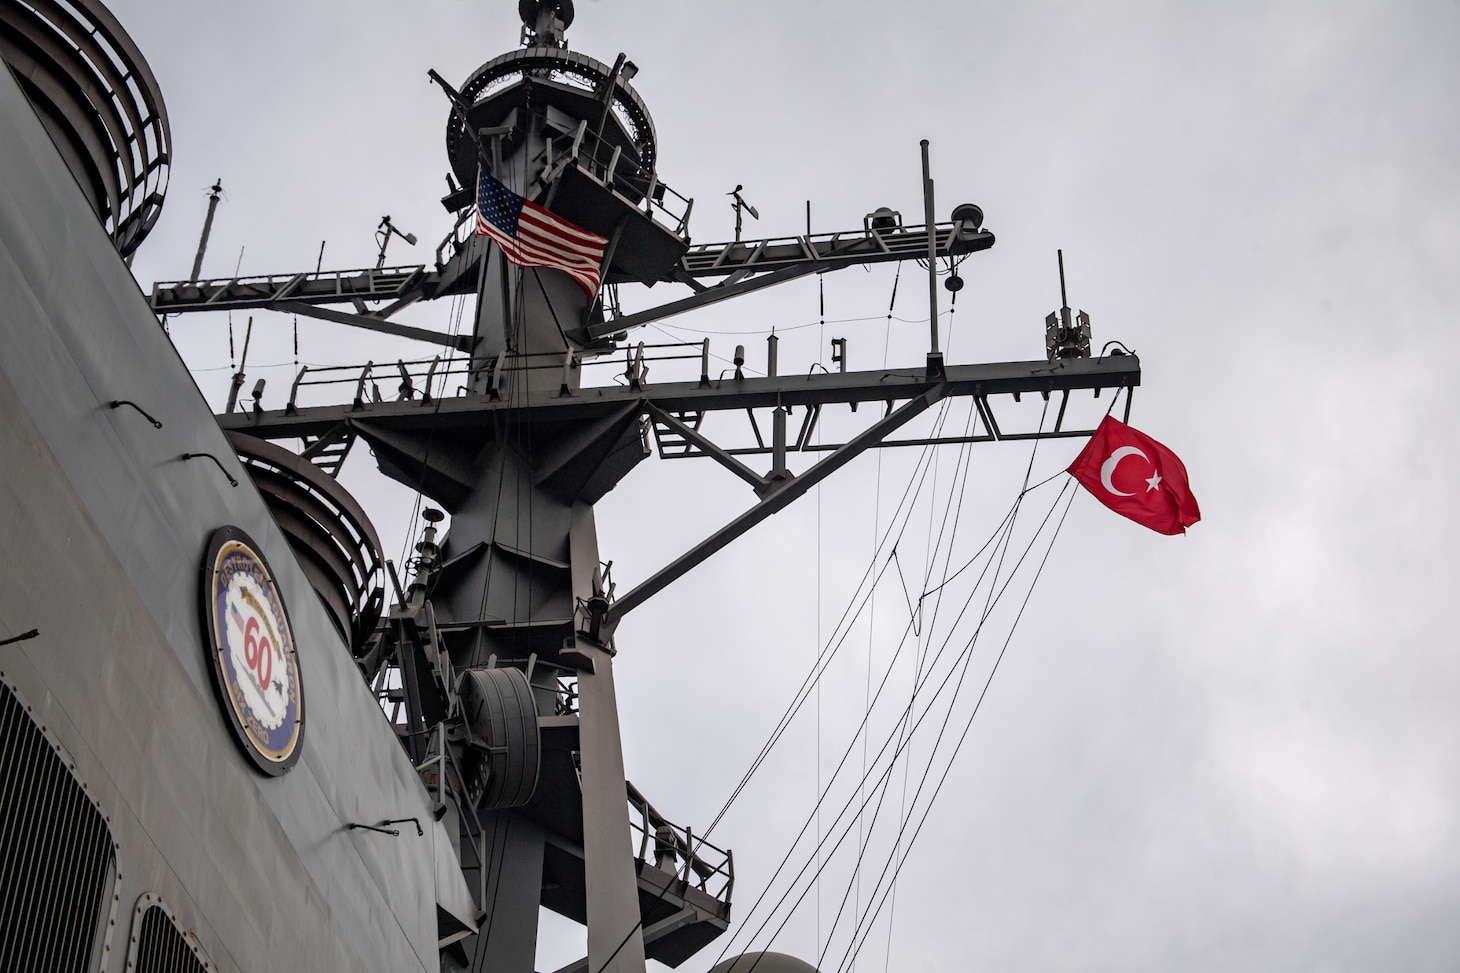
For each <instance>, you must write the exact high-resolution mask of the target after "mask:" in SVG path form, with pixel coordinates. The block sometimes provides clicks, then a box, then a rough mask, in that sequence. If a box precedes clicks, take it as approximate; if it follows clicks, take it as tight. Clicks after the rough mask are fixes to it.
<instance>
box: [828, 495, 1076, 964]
mask: <svg viewBox="0 0 1460 973" xmlns="http://www.w3.org/2000/svg"><path fill="white" fill-rule="evenodd" d="M1069 487H1070V482H1069V481H1067V482H1066V484H1065V486H1064V487H1062V488H1061V490H1060V496H1063V495H1064V494H1065V493H1066V492H1068V493H1069V499H1068V500H1067V501H1066V502H1065V509H1064V511H1063V512H1062V513H1061V514H1060V519H1059V522H1058V523H1057V524H1056V525H1055V530H1054V533H1053V534H1052V535H1051V536H1050V539H1049V545H1048V547H1046V548H1045V551H1044V556H1043V558H1041V559H1040V562H1039V567H1038V569H1037V570H1036V572H1035V575H1034V579H1033V581H1032V582H1031V583H1030V586H1029V590H1028V592H1026V593H1025V596H1024V601H1023V603H1022V604H1021V605H1020V606H1019V612H1018V614H1017V615H1016V616H1015V619H1014V625H1013V626H1012V627H1011V628H1010V629H1009V635H1008V637H1007V638H1005V639H1004V644H1003V647H1002V648H1000V650H999V654H998V656H997V657H996V658H995V659H994V664H993V666H992V668H990V670H989V675H988V678H987V679H986V680H985V681H984V685H983V689H982V690H981V691H980V692H979V695H978V699H977V700H976V701H975V703H974V707H973V710H972V712H970V713H969V715H968V719H967V720H966V721H964V724H963V730H962V732H961V733H960V734H959V736H958V742H957V743H956V744H955V745H954V747H953V752H952V753H951V754H949V757H948V762H947V763H946V764H945V765H944V768H943V773H942V775H941V776H940V777H939V778H938V784H937V786H936V787H935V788H934V789H933V793H932V796H931V797H929V799H928V803H927V804H925V805H924V807H923V815H922V817H921V818H920V819H919V820H918V826H917V828H916V829H915V830H914V831H913V834H912V837H911V838H909V839H908V842H907V851H906V852H904V853H903V856H902V858H901V859H900V860H899V861H898V864H897V868H896V870H895V871H894V873H893V877H894V879H895V878H896V876H897V874H898V873H900V872H901V871H902V868H903V866H904V865H906V864H907V860H908V857H909V856H910V855H911V854H912V848H913V844H914V843H915V842H916V841H917V839H918V836H919V835H920V834H922V830H923V825H924V824H926V823H927V820H928V815H929V813H930V812H931V811H932V807H933V803H934V802H935V801H936V800H937V799H938V795H939V794H940V793H941V792H942V790H943V785H944V784H945V783H947V780H948V774H949V772H950V771H951V770H952V769H953V762H954V761H955V760H956V759H957V757H958V752H959V751H960V750H961V749H962V748H963V744H964V742H965V741H966V740H967V739H968V731H969V730H970V729H971V728H972V727H973V720H974V718H975V717H977V716H978V713H979V710H980V709H981V708H982V707H983V701H984V699H985V698H986V696H987V695H988V690H989V686H990V685H991V684H992V683H993V680H994V676H995V675H996V674H997V673H998V669H999V664H1000V663H1001V662H1003V660H1004V655H1005V653H1006V652H1007V651H1008V649H1009V644H1010V642H1011V641H1012V640H1013V638H1014V631H1015V629H1016V628H1017V627H1018V624H1019V621H1020V620H1021V619H1022V618H1023V617H1024V611H1025V609H1026V608H1028V606H1029V599H1030V597H1031V596H1032V595H1033V594H1034V584H1035V583H1037V582H1038V580H1039V577H1040V575H1041V574H1043V572H1044V567H1045V565H1046V564H1047V563H1048V561H1049V555H1050V553H1051V552H1052V551H1053V550H1054V544H1055V541H1056V540H1058V539H1059V535H1060V531H1061V530H1062V529H1063V528H1064V524H1065V518H1066V517H1067V516H1068V515H1069V512H1070V507H1071V506H1072V505H1073V503H1074V500H1075V497H1076V496H1077V495H1078V492H1079V491H1077V490H1073V489H1070V488H1069ZM1056 504H1058V498H1057V499H1056ZM1051 509H1053V508H1051ZM889 861H890V859H889ZM882 898H883V901H885V900H886V894H885V893H884V895H883V897H882ZM881 909H882V906H881V904H880V903H879V905H878V907H877V910H876V911H875V912H874V913H873V914H872V916H871V919H872V921H875V920H876V918H877V914H878V913H880V912H881ZM867 931H868V933H870V931H871V923H870V922H869V923H868V924H867ZM866 940H867V936H866V935H863V937H862V942H861V944H860V945H858V946H857V948H856V950H855V951H853V952H852V954H851V956H850V961H852V962H854V961H855V960H856V956H857V953H859V952H860V951H861V948H862V946H864V945H865V944H866ZM848 968H849V967H848V962H846V961H844V962H843V963H842V964H841V965H840V966H839V967H838V973H841V971H843V970H846V969H848Z"/></svg>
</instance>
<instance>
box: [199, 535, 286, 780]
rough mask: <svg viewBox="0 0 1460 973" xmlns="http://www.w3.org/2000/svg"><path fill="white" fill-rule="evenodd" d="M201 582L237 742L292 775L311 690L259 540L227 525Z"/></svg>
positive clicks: (275, 771) (223, 699) (214, 540)
mask: <svg viewBox="0 0 1460 973" xmlns="http://www.w3.org/2000/svg"><path fill="white" fill-rule="evenodd" d="M202 582H203V583H202V585H201V594H202V608H203V619H202V620H203V630H204V631H205V632H207V633H208V638H207V647H208V656H209V668H210V669H211V670H212V673H213V686H214V689H215V690H216V691H217V695H218V702H219V704H220V705H221V707H222V709H223V712H224V714H225V715H226V716H227V717H228V723H229V726H230V728H231V729H232V731H233V737H234V740H235V742H237V744H238V746H239V748H240V749H241V750H242V751H243V752H244V754H245V755H246V756H247V757H248V758H249V760H250V762H251V763H252V764H253V765H254V766H255V767H256V768H258V769H259V770H260V771H262V772H264V773H266V774H269V775H270V776H274V777H277V776H279V775H281V774H285V773H287V772H288V771H289V769H290V768H291V767H293V766H294V764H295V763H296V762H297V761H298V760H299V754H300V752H301V750H302V744H303V742H304V687H303V684H302V681H301V679H300V671H299V655H298V651H297V649H296V647H295V645H294V634H293V628H292V626H291V625H290V624H289V614H288V611H287V610H286V609H285V607H284V599H283V597H282V595H280V593H279V587H278V585H277V584H276V583H275V582H274V573H273V571H271V570H270V569H269V564H268V562H267V561H266V560H264V556H263V554H261V553H260V552H259V546H258V545H257V544H255V543H254V541H253V538H251V537H249V536H248V534H246V533H245V532H244V531H243V530H241V529H239V528H237V527H220V528H218V529H217V530H215V531H214V532H213V534H212V536H211V537H210V538H209V539H208V547H207V552H206V555H205V556H204V558H203V578H202Z"/></svg>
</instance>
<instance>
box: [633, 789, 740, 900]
mask: <svg viewBox="0 0 1460 973" xmlns="http://www.w3.org/2000/svg"><path fill="white" fill-rule="evenodd" d="M626 786H627V787H628V794H629V809H630V816H629V827H630V828H631V829H632V830H633V831H635V832H637V833H638V835H639V851H638V860H639V861H640V862H641V863H643V864H645V865H652V866H654V867H655V868H657V869H659V870H660V871H661V872H667V873H669V874H671V875H675V876H676V877H678V879H679V881H680V883H681V884H682V886H684V887H688V888H695V889H699V890H700V891H701V892H703V893H705V894H706V895H708V896H710V897H711V898H713V899H716V900H717V901H719V902H722V903H724V904H725V905H726V906H729V905H730V896H731V893H733V892H734V890H735V856H734V854H733V853H731V852H730V851H729V850H727V849H724V848H718V847H716V846H715V845H712V844H710V843H709V842H708V841H706V840H704V839H703V838H696V837H695V836H694V833H693V831H692V830H691V829H690V828H688V827H683V828H681V827H680V826H679V825H677V824H674V823H673V822H671V821H669V820H668V819H667V818H665V817H664V816H663V815H662V814H660V813H659V812H658V811H656V810H655V809H654V806H653V805H652V804H650V803H649V802H648V800H647V799H645V797H644V795H643V794H640V793H639V789H638V788H637V787H635V786H634V785H633V784H632V783H631V782H630V783H628V784H627V785H626Z"/></svg>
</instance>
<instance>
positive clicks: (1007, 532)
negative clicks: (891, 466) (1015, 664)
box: [722, 417, 1057, 956]
mask: <svg viewBox="0 0 1460 973" xmlns="http://www.w3.org/2000/svg"><path fill="white" fill-rule="evenodd" d="M1042 424H1043V417H1042V418H1041V428H1042ZM1037 445H1038V443H1037V440H1036V450H1037ZM1032 464H1033V454H1031V459H1030V469H1032ZM1028 478H1029V470H1028V469H1026V474H1025V484H1026V487H1025V489H1024V491H1021V494H1020V497H1019V498H1018V499H1016V501H1015V504H1014V507H1013V508H1011V511H1010V514H1009V515H1007V516H1006V517H1005V520H1004V523H1003V524H1002V525H1001V530H1002V539H1001V543H1000V544H998V545H996V548H997V549H998V550H999V551H1000V554H999V567H998V570H996V572H995V587H997V578H998V577H999V576H1000V574H1001V573H1002V564H1003V560H1004V557H1005V556H1006V554H1007V546H1008V540H1009V539H1010V538H1011V537H1012V529H1013V523H1012V521H1013V519H1014V518H1013V515H1014V514H1015V513H1017V508H1018V506H1019V503H1020V502H1021V501H1022V498H1023V496H1024V495H1025V493H1026V492H1027V491H1028V489H1029V488H1028V487H1027V483H1028ZM960 495H961V494H960ZM950 502H951V492H950ZM1056 502H1057V501H1056ZM1052 510H1053V508H1051V512H1052ZM1048 517H1049V515H1048V514H1047V515H1046V517H1045V519H1044V521H1043V522H1042V523H1041V525H1040V528H1039V530H1038V531H1036V535H1035V538H1033V539H1031V541H1030V545H1029V547H1027V548H1026V550H1025V552H1024V553H1023V554H1021V555H1020V557H1019V561H1018V563H1017V564H1016V565H1015V567H1014V570H1013V571H1012V572H1011V573H1010V575H1009V576H1008V578H1007V579H1006V580H1005V582H1004V585H1003V587H1002V588H999V589H998V595H997V597H995V596H994V588H993V587H991V588H990V592H989V595H990V597H989V599H988V601H987V602H986V605H985V610H984V612H983V615H982V618H981V619H980V622H979V628H978V630H977V631H976V632H975V634H974V637H973V639H971V640H970V642H969V644H968V645H967V646H965V648H964V650H963V652H961V653H960V655H962V656H964V657H965V659H966V660H969V661H971V655H970V654H969V651H970V650H971V648H972V646H973V643H974V642H975V641H976V640H977V636H978V633H979V632H981V631H982V628H983V625H984V623H985V622H986V621H987V618H988V616H989V613H990V612H991V611H992V608H993V606H994V604H996V603H997V602H998V601H999V600H1000V599H1002V597H1003V595H1004V593H1005V592H1006V591H1007V589H1008V587H1009V585H1010V584H1011V583H1012V581H1013V578H1014V575H1015V574H1016V573H1017V572H1018V570H1019V567H1020V566H1022V564H1023V563H1024V560H1025V558H1026V557H1027V554H1028V552H1029V550H1031V549H1032V547H1033V544H1034V543H1035V542H1036V541H1037V538H1038V535H1039V534H1040V533H1042V531H1043V529H1044V527H1045V526H1046V525H1047V523H1048ZM999 533H1000V531H998V530H996V536H998V535H999ZM991 540H992V538H991ZM987 547H988V544H987V543H986V544H985V549H987ZM946 560H947V558H945V562H946ZM986 573H987V568H985V571H984V572H983V573H982V574H981V577H980V581H979V582H978V583H976V584H975V587H974V590H973V591H971V592H970V597H969V600H968V601H966V602H965V605H964V609H963V610H962V611H960V613H959V617H960V618H961V617H962V616H963V614H964V613H965V612H966V610H967V607H968V604H969V602H971V599H972V596H973V594H974V593H976V591H977V590H978V587H979V586H980V585H981V581H982V577H983V576H984V575H986ZM956 624H957V622H956V621H955V628H956ZM952 634H953V630H950V632H949V636H950V638H951V635H952ZM905 639H906V631H905V632H904V640H905ZM946 647H947V640H946V639H945V641H944V644H943V647H942V648H940V650H939V653H938V656H937V658H935V660H934V663H933V665H932V666H931V667H930V669H929V673H928V676H927V677H926V678H925V679H924V681H923V685H926V681H927V678H931V675H932V672H933V671H934V670H935V669H936V666H937V662H938V660H939V659H941V657H942V655H943V652H944V651H945V650H946ZM898 651H899V653H900V651H901V646H900V647H899V650H898ZM895 658H896V657H895V656H894V662H895ZM957 661H958V660H957V659H955V660H954V665H955V666H956V664H957ZM967 665H968V661H965V663H964V672H965V674H966V670H967ZM890 673H891V668H890V666H889V673H888V674H889V675H890ZM950 674H951V671H950ZM962 682H963V680H962V677H960V680H959V683H958V685H957V687H956V689H955V697H954V700H953V702H956V697H957V694H958V692H959V691H961V687H962ZM885 683H886V677H884V685H885ZM946 685H947V683H946V682H944V683H943V684H942V685H940V687H939V689H938V690H937V692H935V693H934V696H933V699H932V700H929V701H928V703H927V706H926V707H925V708H924V711H923V713H922V715H921V716H919V718H918V721H917V724H916V725H915V726H914V729H913V732H914V733H916V731H917V729H918V728H919V727H920V726H921V725H922V723H923V721H924V720H925V719H926V718H927V716H928V715H929V714H930V713H931V712H932V708H933V706H934V705H935V704H936V700H937V697H938V696H939V695H941V694H942V691H943V689H944V688H946ZM880 696H881V688H880V687H879V693H878V697H879V698H880ZM915 699H916V694H915V697H914V700H915ZM953 702H950V704H949V710H948V713H949V714H951V712H952V705H953ZM874 705H875V704H874ZM913 706H914V703H913V702H910V704H909V708H908V709H906V710H904V715H903V717H902V719H903V720H905V719H906V718H907V716H908V714H909V713H910V711H911V709H912V708H913ZM870 715H871V714H870V710H869V712H868V714H866V715H865V716H864V718H863V721H862V725H861V726H859V728H858V735H860V734H861V732H862V731H863V729H865V727H866V724H867V720H868V719H869V718H870ZM947 719H948V716H947V715H945V717H944V720H945V724H946V721H947ZM904 731H905V725H904V726H900V727H899V728H898V729H897V730H896V732H897V733H898V735H899V736H900V737H901V736H905V735H906V734H905V733H904ZM890 742H891V736H889V738H888V741H887V742H885V743H884V744H883V746H882V748H881V749H880V750H879V754H878V758H877V760H875V761H874V766H876V764H877V763H878V762H880V760H881V756H882V754H883V753H885V752H886V748H887V745H888V743H890ZM940 742H941V733H940ZM852 746H855V737H854V739H853V743H852V744H851V745H850V746H849V747H848V752H847V753H846V754H844V756H843V761H842V764H843V765H844V764H845V759H846V757H847V756H849V755H850V750H851V747H852ZM905 746H906V743H900V745H899V747H898V748H897V751H895V753H894V755H893V758H892V761H893V762H892V763H890V764H889V765H888V767H887V769H886V770H884V771H883V773H882V775H881V776H880V778H879V781H878V785H877V786H879V787H880V786H883V785H885V783H886V781H887V779H888V775H890V773H891V770H892V768H893V766H894V765H895V762H896V761H897V760H898V759H899V757H900V756H901V752H902V750H903V749H904V748H905ZM936 752H937V747H935V749H934V752H933V754H932V755H931V756H930V760H932V759H934V758H935V757H936ZM838 770H840V766H839V768H838ZM834 780H835V775H834V776H833V781H834ZM863 783H865V775H864V781H863ZM827 790H828V793H829V790H830V784H829V785H828V789H827ZM827 796H828V795H827V794H823V795H822V801H824V800H825V798H826V797H827ZM883 798H885V790H884V791H883V793H882V796H881V797H880V798H879V806H878V810H879V811H880V807H881V801H882V799H883ZM869 801H870V798H864V800H863V801H862V802H861V808H859V814H860V812H861V810H862V809H864V808H865V806H866V804H867V803H868V802H869ZM850 803H851V801H848V802H847V804H846V805H844V806H843V810H842V813H841V814H839V815H838V818H837V821H838V822H840V820H841V818H842V816H843V815H844V814H845V811H846V810H847V809H848V808H849V807H850ZM914 804H915V805H916V797H915V800H914ZM835 827H836V825H835V824H834V825H833V828H835ZM874 827H875V814H874ZM804 832H805V828H804V826H803V829H802V834H804ZM849 834H850V824H849V825H848V828H847V830H845V831H843V833H842V836H841V838H839V839H838V840H837V843H836V845H835V846H834V847H833V854H834V853H835V851H836V849H837V848H839V847H840V845H841V843H842V842H843V841H844V840H845V839H846V837H847V836H848V835H849ZM799 840H800V835H798V837H797V839H796V841H793V843H792V847H791V849H790V851H788V853H787V856H786V859H784V860H783V862H782V867H781V868H778V869H777V873H776V876H773V877H772V879H771V882H770V883H768V887H769V885H774V882H775V878H776V877H778V876H779V873H780V871H781V870H782V869H783V868H784V865H785V864H786V863H787V862H788V861H789V858H790V855H791V854H792V853H794V849H795V846H796V844H797V843H798V842H799ZM863 852H865V847H864V848H863ZM809 864H810V863H809V862H808V863H807V865H806V866H803V867H802V868H801V869H800V870H799V872H798V874H797V876H796V877H795V878H793V879H792V882H791V886H790V888H788V889H787V891H786V893H784V894H783V895H782V896H781V898H780V900H779V901H778V902H777V904H776V906H775V907H773V908H772V910H771V915H772V916H773V915H774V914H775V913H776V912H777V911H779V908H780V906H781V905H782V904H783V903H784V901H785V899H786V897H787V896H788V895H789V894H790V893H791V892H792V891H794V889H795V887H796V885H797V884H799V881H800V879H801V877H802V876H803V875H804V874H805V871H806V868H807V867H808V866H809ZM821 867H823V868H824V865H823V866H821ZM874 894H875V893H874ZM804 896H805V892H803V893H802V895H801V896H800V897H799V898H798V899H797V902H796V903H795V904H793V906H792V911H793V912H794V910H795V909H796V908H797V906H799V903H800V902H801V901H802V900H804ZM763 899H764V893H763V894H762V896H761V898H760V899H758V900H757V903H756V905H755V906H752V909H751V912H752V913H754V912H755V911H756V909H757V907H758V905H759V903H760V901H761V900H763ZM844 901H845V900H844ZM884 901H885V897H884ZM789 918H790V914H789V913H788V915H787V917H786V920H784V921H783V922H782V924H781V926H780V927H778V929H777V932H776V934H778V933H779V931H780V929H782V928H784V925H785V921H789ZM769 920H770V916H768V917H767V918H766V920H763V921H762V923H761V925H760V926H759V927H758V928H757V929H756V931H755V933H754V934H753V935H752V939H754V938H755V937H756V936H758V935H759V934H760V933H761V932H762V931H763V930H764V928H765V925H766V923H767V922H768V921H769ZM776 934H773V935H772V941H773V940H774V938H775V935H776ZM727 948H728V947H727ZM722 956H723V953H722Z"/></svg>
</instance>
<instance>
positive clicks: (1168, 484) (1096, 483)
mask: <svg viewBox="0 0 1460 973" xmlns="http://www.w3.org/2000/svg"><path fill="white" fill-rule="evenodd" d="M1069 473H1070V475H1071V476H1073V477H1074V478H1075V479H1077V480H1079V481H1080V483H1081V485H1082V486H1084V488H1085V489H1086V490H1089V491H1090V492H1091V493H1093V494H1094V495H1095V499H1096V500H1099V501H1100V502H1101V503H1103V504H1105V506H1107V507H1109V508H1110V509H1111V510H1114V511H1115V512H1116V513H1118V514H1120V515H1121V516H1123V517H1129V518H1130V519H1131V520H1134V521H1135V522H1136V523H1138V524H1140V525H1142V526H1144V527H1149V528H1151V529H1152V530H1154V531H1156V532H1157V533H1160V534H1184V533H1186V528H1188V527H1190V526H1191V525H1192V524H1194V523H1196V522H1197V521H1198V520H1201V510H1200V509H1198V507H1197V505H1196V497H1193V496H1192V495H1191V488H1190V487H1189V486H1187V483H1186V467H1185V466H1183V465H1182V464H1181V460H1179V459H1177V458H1176V454H1175V453H1173V452H1171V450H1169V449H1167V448H1166V447H1165V446H1162V445H1161V444H1160V443H1158V442H1156V440H1154V439H1152V438H1151V437H1150V436H1147V435H1146V434H1145V433H1143V432H1140V431H1138V430H1136V429H1132V428H1131V427H1130V426H1127V425H1126V424H1125V423H1123V422H1119V421H1117V420H1115V419H1112V418H1111V417H1110V416H1106V417H1105V421H1104V422H1102V423H1100V428H1099V429H1096V430H1095V435H1094V436H1091V437H1090V441H1089V442H1088V443H1086V444H1085V448H1084V449H1082V450H1080V455H1079V456H1076V457H1075V461H1074V462H1073V463H1071V464H1070V466H1069Z"/></svg>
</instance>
